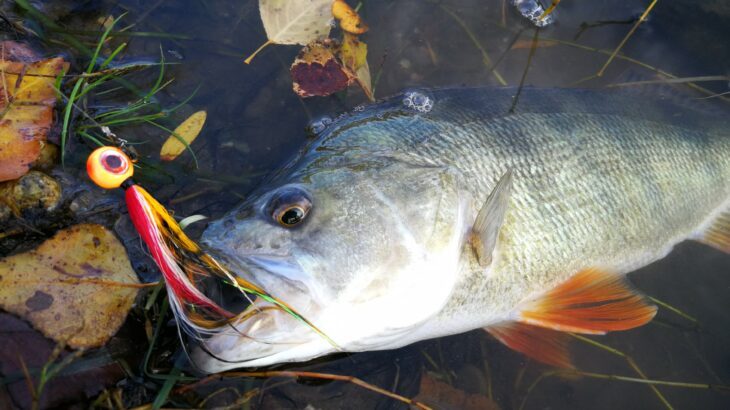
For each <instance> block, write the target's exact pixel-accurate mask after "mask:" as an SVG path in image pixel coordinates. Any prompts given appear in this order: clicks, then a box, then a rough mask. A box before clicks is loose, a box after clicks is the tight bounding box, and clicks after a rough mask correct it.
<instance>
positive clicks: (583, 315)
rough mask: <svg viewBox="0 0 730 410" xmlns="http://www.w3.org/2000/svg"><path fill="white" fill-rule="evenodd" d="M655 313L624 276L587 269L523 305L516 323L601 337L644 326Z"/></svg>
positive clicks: (651, 306) (654, 307) (652, 307)
mask: <svg viewBox="0 0 730 410" xmlns="http://www.w3.org/2000/svg"><path fill="white" fill-rule="evenodd" d="M656 311H657V309H656V306H653V305H650V304H649V303H647V302H646V300H645V299H644V298H643V297H642V296H641V295H640V294H639V293H637V292H636V291H634V290H633V289H632V288H631V287H630V286H629V285H628V283H627V282H626V280H625V279H624V277H623V276H620V275H615V274H612V273H607V272H603V271H600V270H597V269H587V270H584V271H581V272H579V273H577V274H576V275H574V276H573V277H571V278H570V279H568V280H567V281H565V282H563V283H562V284H560V285H558V286H557V287H556V288H554V289H552V290H550V291H549V292H547V293H545V294H544V295H542V296H541V297H539V298H537V299H534V300H530V301H528V302H526V303H524V304H523V305H522V306H521V307H520V310H519V321H521V322H523V323H527V324H531V325H534V326H540V327H546V328H550V329H553V330H559V331H562V332H575V333H586V334H604V333H606V332H609V331H614V330H627V329H632V328H635V327H638V326H641V325H644V324H646V323H648V322H649V321H651V319H652V318H653V317H654V315H655V314H656Z"/></svg>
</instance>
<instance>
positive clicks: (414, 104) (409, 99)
mask: <svg viewBox="0 0 730 410" xmlns="http://www.w3.org/2000/svg"><path fill="white" fill-rule="evenodd" d="M403 106H405V107H406V108H410V109H413V110H416V111H418V112H423V113H427V112H429V111H431V109H433V98H431V97H429V96H428V95H426V94H425V93H423V92H421V91H406V92H405V93H404V94H403Z"/></svg>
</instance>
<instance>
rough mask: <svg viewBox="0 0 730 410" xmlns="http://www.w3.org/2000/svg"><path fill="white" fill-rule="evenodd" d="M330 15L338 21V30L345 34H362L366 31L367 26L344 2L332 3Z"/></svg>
mask: <svg viewBox="0 0 730 410" xmlns="http://www.w3.org/2000/svg"><path fill="white" fill-rule="evenodd" d="M332 15H333V16H334V17H335V18H336V19H337V21H339V23H340V28H341V29H342V30H343V31H345V32H347V33H352V34H362V33H364V32H366V31H368V25H367V24H365V22H363V21H362V19H361V18H360V15H358V14H357V12H356V11H355V10H353V9H352V7H350V5H349V4H347V3H346V2H345V1H344V0H335V1H334V2H332Z"/></svg>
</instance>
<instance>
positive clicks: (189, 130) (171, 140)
mask: <svg viewBox="0 0 730 410" xmlns="http://www.w3.org/2000/svg"><path fill="white" fill-rule="evenodd" d="M207 116H208V114H207V113H206V112H205V111H198V112H195V113H193V114H192V115H191V116H189V117H188V118H187V119H186V120H185V121H183V122H182V123H181V124H180V125H178V126H177V128H175V131H174V132H175V133H174V134H172V135H170V136H169V137H167V140H166V141H165V143H164V144H162V149H160V159H161V160H163V161H172V160H173V159H175V158H177V157H178V156H179V155H180V154H182V152H183V151H185V148H186V144H187V145H190V144H192V143H193V141H195V138H197V137H198V134H200V131H201V130H202V129H203V125H204V124H205V119H206V118H207ZM175 134H177V135H175ZM178 137H179V138H178ZM180 139H182V140H183V141H185V142H184V143H183V141H181V140H180Z"/></svg>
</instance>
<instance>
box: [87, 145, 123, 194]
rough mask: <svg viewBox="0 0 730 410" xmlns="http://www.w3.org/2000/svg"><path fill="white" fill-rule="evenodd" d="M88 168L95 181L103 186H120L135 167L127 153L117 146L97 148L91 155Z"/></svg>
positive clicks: (109, 187) (107, 187)
mask: <svg viewBox="0 0 730 410" xmlns="http://www.w3.org/2000/svg"><path fill="white" fill-rule="evenodd" d="M86 170H87V172H88V174H89V177H90V178H91V180H92V181H94V183H96V184H97V185H99V186H100V187H102V188H106V189H111V188H118V187H119V186H121V185H122V183H123V182H124V181H125V180H127V179H128V178H130V177H131V176H132V173H133V172H134V167H133V166H132V161H131V160H130V159H129V157H128V156H127V154H125V153H124V152H123V151H122V150H120V149H119V148H116V147H101V148H97V149H96V150H95V151H94V152H92V153H91V155H89V159H88V160H87V162H86Z"/></svg>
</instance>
